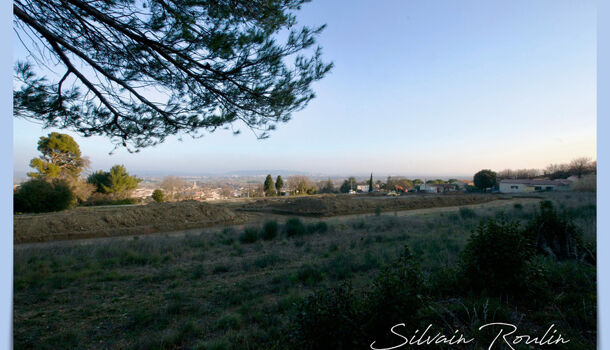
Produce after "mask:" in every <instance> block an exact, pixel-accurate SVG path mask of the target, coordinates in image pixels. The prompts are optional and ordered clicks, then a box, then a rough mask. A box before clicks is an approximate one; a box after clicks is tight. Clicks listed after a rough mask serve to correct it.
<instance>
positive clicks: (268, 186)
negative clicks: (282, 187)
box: [263, 174, 275, 197]
mask: <svg viewBox="0 0 610 350" xmlns="http://www.w3.org/2000/svg"><path fill="white" fill-rule="evenodd" d="M263 186H264V190H265V196H268V197H271V196H275V187H274V185H273V178H272V177H271V174H269V175H267V177H266V178H265V183H264V184H263Z"/></svg>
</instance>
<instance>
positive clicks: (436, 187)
mask: <svg viewBox="0 0 610 350" xmlns="http://www.w3.org/2000/svg"><path fill="white" fill-rule="evenodd" d="M458 188H459V186H458V184H457V183H453V184H422V185H420V186H419V190H420V191H422V192H428V193H444V192H455V191H457V190H458Z"/></svg>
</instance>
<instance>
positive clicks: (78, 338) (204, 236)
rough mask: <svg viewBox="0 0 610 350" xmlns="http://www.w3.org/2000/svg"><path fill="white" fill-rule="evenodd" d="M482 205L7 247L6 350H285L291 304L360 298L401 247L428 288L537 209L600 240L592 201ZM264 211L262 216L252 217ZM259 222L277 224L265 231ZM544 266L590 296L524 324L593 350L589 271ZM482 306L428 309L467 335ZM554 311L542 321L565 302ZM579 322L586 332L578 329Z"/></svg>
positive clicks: (294, 308)
mask: <svg viewBox="0 0 610 350" xmlns="http://www.w3.org/2000/svg"><path fill="white" fill-rule="evenodd" d="M481 198H483V199H484V200H478V201H477V200H472V202H468V201H467V202H466V203H465V204H468V205H464V206H461V207H448V205H440V206H439V205H434V206H428V207H426V206H421V205H419V206H413V207H411V208H410V209H417V210H411V211H399V208H401V207H400V206H399V205H394V204H391V205H390V204H389V205H388V206H387V207H384V211H382V210H381V207H382V206H381V205H375V206H372V208H373V211H374V212H375V211H376V213H373V214H366V215H362V214H360V215H343V216H337V217H334V218H326V217H312V216H311V215H313V214H314V213H312V212H309V213H302V214H308V217H307V218H301V219H300V220H297V219H294V218H292V219H288V218H287V217H285V216H280V215H277V214H273V213H267V212H266V211H268V210H269V208H271V209H275V210H276V213H277V208H274V206H273V204H271V205H270V204H269V203H261V202H249V203H247V204H248V208H246V209H247V211H239V210H235V211H234V212H236V213H240V214H239V215H245V214H246V213H251V214H250V215H249V216H250V217H255V219H253V218H247V219H245V220H246V221H245V225H241V226H237V225H233V226H228V227H224V228H221V227H210V228H207V229H201V230H198V231H197V232H196V233H194V231H192V230H191V231H189V232H188V233H183V234H171V235H170V234H168V235H165V234H160V235H140V236H135V237H121V238H109V239H103V240H90V241H87V242H86V243H81V244H77V243H74V242H62V243H61V244H33V245H31V244H30V245H16V248H15V263H14V266H15V271H14V344H15V348H16V349H30V348H37V349H40V348H48V349H80V348H94V349H108V348H126V349H249V348H251V349H254V348H257V349H259V348H260V349H268V348H276V349H283V348H288V347H291V346H292V347H294V344H292V343H291V339H292V334H293V332H295V330H296V329H297V328H298V324H297V321H295V320H297V319H298V314H299V311H298V310H300V309H299V305H302V304H303V301H304V300H306V298H307V297H308V296H310V295H312V294H314V293H316V292H319V291H322V290H325V289H326V288H329V287H337V286H340V285H343V284H344V283H346V282H349V284H350V285H351V288H353V289H354V290H362V289H366V288H368V286H370V285H371V283H372V282H373V281H375V278H376V276H377V275H378V274H379V272H380V270H382V269H383V267H384V266H387V265H388V264H390V263H391V262H392V261H394V260H395V259H396V258H397V257H398V256H399V255H400V253H401V252H402V251H403V246H404V245H408V246H409V247H410V249H411V251H412V252H413V254H414V256H415V257H416V258H417V259H418V261H419V264H420V266H421V268H422V272H423V274H424V275H425V276H427V277H426V278H430V279H434V276H435V275H436V274H437V272H438V271H441V270H443V269H447V268H451V267H452V266H455V265H456V264H457V263H458V262H459V259H460V252H461V251H462V250H463V248H464V246H465V245H466V243H467V241H468V238H469V237H470V234H471V232H472V231H473V230H474V229H475V228H476V227H477V225H478V224H479V222H480V221H481V220H482V219H487V218H496V217H500V216H502V217H505V218H509V219H511V220H518V221H519V220H521V221H523V222H524V221H526V220H527V219H528V218H529V217H531V215H532V213H533V212H534V210H535V208H537V206H538V203H539V201H540V200H541V199H549V200H551V201H553V203H555V206H556V207H557V208H560V209H562V210H564V209H565V210H566V211H567V212H568V213H569V214H570V215H571V216H572V217H574V218H575V224H576V225H578V227H579V228H580V229H581V230H582V232H583V237H584V239H585V240H586V241H587V242H593V241H594V240H595V236H596V226H595V218H596V216H595V215H596V213H595V194H593V193H548V194H546V195H544V198H505V199H504V200H496V201H489V199H488V198H489V197H481ZM452 200H453V199H452ZM380 203H381V202H380ZM387 203H392V202H390V201H388V202H387ZM263 204H264V205H263ZM403 204H404V203H403ZM444 204H446V203H444ZM287 207H289V208H292V207H290V206H287ZM377 207H380V209H376V208H377ZM431 207H436V208H431ZM369 208H370V207H369ZM225 209H227V210H233V209H232V208H230V206H227V208H225ZM290 210H293V209H290ZM333 210H336V209H333ZM367 211H370V210H367ZM261 212H262V213H264V215H258V216H257V215H253V214H256V213H259V214H260V213H261ZM360 212H363V211H360ZM333 213H335V214H337V213H338V214H347V213H345V212H341V211H340V210H336V211H334V212H333ZM315 214H316V215H318V216H319V215H320V214H319V212H316V213H315ZM268 220H271V222H272V223H271V224H266V225H265V226H263V223H264V222H267V221H268ZM274 223H275V224H277V230H274V229H273V227H274V225H275V224H274ZM548 264H549V265H548V266H551V267H552V269H551V271H554V272H555V273H556V274H557V275H558V276H561V275H562V274H563V279H564V280H565V279H567V280H568V282H565V283H568V284H569V282H570V281H572V280H570V278H574V279H575V278H576V277H574V276H575V274H578V276H579V277H578V278H581V279H582V280H584V281H585V282H586V283H588V284H585V283H582V285H583V286H584V285H586V286H589V287H587V288H589V289H587V290H585V292H583V293H584V294H583V295H585V294H586V295H587V297H586V298H585V297H583V298H582V300H580V298H579V295H580V294H578V295H576V297H575V298H576V301H574V302H575V303H577V304H578V305H580V306H579V308H578V310H577V311H574V312H572V311H567V310H565V311H563V312H559V311H557V312H556V311H548V312H547V311H545V312H546V313H545V314H542V313H541V312H538V313H533V314H532V313H529V314H528V316H527V317H525V319H523V324H527V323H528V322H533V323H535V322H537V321H538V320H544V322H547V321H548V319H549V318H548V317H551V319H552V320H554V322H555V323H556V324H557V326H558V327H561V328H562V329H564V330H566V332H567V333H568V334H569V335H570V337H571V339H572V342H571V344H570V346H573V347H567V348H574V349H586V348H591V347H594V346H595V315H596V305H595V303H594V302H593V304H591V302H590V300H591V295H592V298H593V301H595V288H594V285H595V270H594V267H593V268H592V269H593V270H591V268H589V267H581V266H580V265H574V264H572V263H561V264H551V263H548ZM583 266H584V265H583ZM566 271H572V273H571V274H570V273H565V272H566ZM558 283H559V282H558ZM591 285H592V286H593V288H592V289H591V287H590V286H591ZM562 286H563V284H562ZM562 288H563V287H562ZM562 294H564V293H562ZM566 295H567V296H568V297H570V298H571V296H572V295H571V294H569V293H568V294H566ZM566 295H564V296H563V298H566ZM486 300H487V304H485V302H484V301H481V300H478V299H476V300H467V299H464V300H461V301H459V303H461V304H462V305H463V307H462V305H459V303H458V302H453V301H449V300H447V299H438V300H437V299H435V300H434V303H433V305H436V306H437V307H439V308H441V307H442V308H444V309H443V310H446V311H447V312H446V313H445V312H443V315H446V314H451V315H452V316H451V320H449V318H448V317H444V318H441V319H443V320H449V322H450V323H452V324H453V326H457V327H468V326H472V325H473V324H475V323H476V322H478V321H479V319H482V318H483V315H486V316H485V317H487V314H488V312H489V314H491V313H492V311H489V310H488V307H489V308H491V307H492V306H489V303H490V299H486ZM553 300H554V301H553V303H551V304H549V305H548V306H546V307H545V308H544V310H547V309H550V308H553V307H557V306H558V305H559V306H561V305H564V304H562V303H566V301H563V300H556V299H553ZM492 302H493V299H492ZM497 302H498V303H499V305H500V306H498V308H497V309H496V311H497V310H504V309H502V308H501V307H502V306H501V304H502V303H503V301H497ZM570 302H572V301H570ZM506 303H508V301H506ZM449 304H451V305H452V306H448V305H449ZM492 304H493V303H492ZM570 305H571V304H570ZM452 307H454V308H452ZM458 309H459V311H456V310H458ZM553 310H554V309H553ZM562 310H563V309H562ZM496 311H493V313H494V314H495V312H496ZM521 311H522V310H521ZM511 312H512V313H513V314H511V313H508V314H510V315H511V316H510V317H513V316H514V317H516V318H519V316H520V314H519V311H518V310H517V309H516V308H515V310H513V311H511ZM498 313H500V311H498ZM514 313H516V314H514ZM548 315H551V316H548ZM507 317H508V316H507ZM521 317H523V316H521ZM490 318H491V316H490ZM583 319H586V320H589V322H593V326H591V325H590V324H581V323H579V322H581V321H582V320H583ZM541 322H542V321H541ZM367 345H368V344H365V345H363V346H362V348H366V346H367ZM297 347H298V346H297ZM346 348H350V347H346ZM472 348H475V347H472Z"/></svg>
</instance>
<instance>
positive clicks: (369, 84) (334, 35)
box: [13, 0, 596, 177]
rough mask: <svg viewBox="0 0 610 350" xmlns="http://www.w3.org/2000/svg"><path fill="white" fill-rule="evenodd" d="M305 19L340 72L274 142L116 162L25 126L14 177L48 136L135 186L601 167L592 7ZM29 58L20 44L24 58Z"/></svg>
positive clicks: (446, 7) (19, 130)
mask: <svg viewBox="0 0 610 350" xmlns="http://www.w3.org/2000/svg"><path fill="white" fill-rule="evenodd" d="M296 15H297V18H298V22H299V24H303V25H319V24H324V23H326V24H327V28H326V30H325V31H324V32H323V33H322V35H321V36H320V45H321V46H322V47H323V56H324V57H325V59H326V60H328V61H333V62H334V64H335V68H334V69H333V71H332V72H331V73H330V75H329V76H327V77H326V78H325V79H323V80H322V81H320V82H317V83H316V84H314V90H315V92H316V94H317V97H316V98H315V99H314V100H312V102H311V103H310V104H309V106H308V107H307V108H305V109H304V110H303V111H300V112H298V113H295V114H294V115H293V118H292V120H291V121H289V122H288V123H286V124H281V125H279V126H278V129H277V130H276V131H273V132H272V133H271V135H270V138H269V139H267V140H257V139H256V138H255V137H254V136H253V135H252V134H251V133H250V132H249V131H248V130H246V129H243V128H242V134H241V135H238V136H234V135H232V133H231V131H226V130H220V131H217V132H216V133H213V134H207V135H205V136H204V137H203V138H201V139H191V138H190V137H189V136H185V138H184V141H182V142H180V141H178V138H177V137H168V138H167V140H166V142H165V143H164V144H161V145H158V146H155V147H150V148H146V149H143V150H142V151H141V152H140V153H135V154H132V153H129V152H127V151H126V150H124V149H118V150H116V152H115V153H114V154H113V155H109V154H108V153H109V152H111V151H112V150H113V147H114V146H113V144H112V143H111V142H110V140H108V139H106V138H103V137H91V138H83V137H79V136H77V135H75V134H74V133H72V132H66V131H60V130H57V129H48V130H43V129H41V127H40V126H39V125H38V124H35V123H32V122H30V121H26V120H21V119H15V120H14V121H13V124H14V161H13V165H14V172H15V173H17V172H24V173H25V172H27V171H29V170H30V169H29V167H28V163H29V161H30V159H32V158H34V157H37V156H38V155H39V152H38V151H37V150H36V146H37V141H38V139H39V137H40V136H43V135H47V134H48V133H50V132H52V131H60V132H65V133H67V134H70V135H72V136H73V137H74V138H75V140H76V141H77V142H78V144H79V145H80V147H81V151H82V153H83V155H85V156H88V157H89V158H90V159H91V165H92V169H93V170H98V169H105V170H107V169H109V168H110V167H111V166H112V165H114V164H124V165H125V166H126V167H127V169H128V171H130V172H131V173H135V174H138V173H144V172H159V173H163V172H166V173H167V174H178V173H186V174H196V173H206V174H218V173H230V172H237V171H249V170H248V169H253V170H264V169H288V171H295V172H306V173H317V174H329V175H331V174H336V175H344V176H349V175H358V174H362V175H358V176H364V175H366V174H370V173H371V172H373V173H374V174H375V173H377V174H396V175H399V174H405V176H407V175H409V176H434V177H448V176H452V177H468V176H472V174H474V173H475V172H476V171H478V170H480V169H485V168H489V169H493V170H496V171H498V170H503V169H506V168H513V169H518V168H544V167H546V166H547V165H548V164H551V163H566V162H569V161H570V160H571V159H573V158H576V157H581V156H586V157H591V158H593V159H596V9H595V2H593V1H581V2H573V1H550V0H548V1H537V2H530V1H515V2H510V3H489V2H484V1H464V2H460V3H443V6H442V7H441V6H438V4H435V3H430V2H403V1H388V2H384V3H383V4H376V6H371V5H370V2H366V1H349V2H346V1H333V2H329V1H320V0H317V1H313V2H312V3H309V4H306V5H305V6H303V9H302V10H301V11H300V12H297V14H296ZM25 55H26V52H25V50H24V49H23V47H22V46H21V44H20V43H19V41H18V40H16V39H14V59H15V60H20V59H23V58H25Z"/></svg>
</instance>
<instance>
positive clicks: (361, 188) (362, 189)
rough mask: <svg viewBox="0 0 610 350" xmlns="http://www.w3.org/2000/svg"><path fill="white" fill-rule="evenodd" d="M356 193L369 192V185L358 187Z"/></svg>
mask: <svg viewBox="0 0 610 350" xmlns="http://www.w3.org/2000/svg"><path fill="white" fill-rule="evenodd" d="M356 191H362V192H368V191H369V185H358V186H356Z"/></svg>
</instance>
